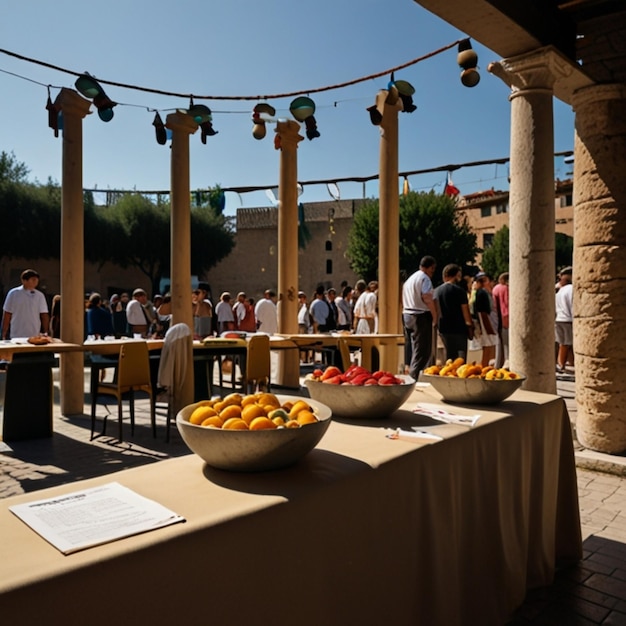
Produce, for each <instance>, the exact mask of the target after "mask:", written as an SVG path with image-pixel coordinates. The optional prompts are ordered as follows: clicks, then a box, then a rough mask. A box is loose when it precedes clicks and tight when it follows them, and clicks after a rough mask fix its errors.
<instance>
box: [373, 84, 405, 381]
mask: <svg viewBox="0 0 626 626" xmlns="http://www.w3.org/2000/svg"><path fill="white" fill-rule="evenodd" d="M376 108H377V109H378V110H379V111H380V113H381V114H382V121H381V123H380V147H379V160H378V168H379V176H380V182H379V218H378V281H379V282H378V332H379V333H391V334H397V333H399V332H400V310H399V308H400V252H399V249H398V241H399V238H400V198H399V192H398V113H399V112H400V111H402V101H401V100H400V98H399V96H398V93H397V91H395V90H389V91H388V90H381V91H379V92H378V94H377V95H376ZM379 355H380V369H382V370H386V371H389V372H393V373H396V372H397V371H398V363H399V360H400V359H399V353H398V347H397V345H384V346H380V347H379Z"/></svg>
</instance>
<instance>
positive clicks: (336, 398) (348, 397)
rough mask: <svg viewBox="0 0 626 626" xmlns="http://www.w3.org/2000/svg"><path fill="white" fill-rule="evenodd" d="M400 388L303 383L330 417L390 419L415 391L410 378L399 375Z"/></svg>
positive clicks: (317, 382)
mask: <svg viewBox="0 0 626 626" xmlns="http://www.w3.org/2000/svg"><path fill="white" fill-rule="evenodd" d="M398 378H401V379H402V380H403V381H404V383H403V384H401V385H362V386H361V385H331V384H330V383H323V382H320V381H317V380H309V379H307V380H305V381H304V384H305V385H306V387H307V389H308V390H309V394H310V395H311V398H313V399H314V400H318V401H319V402H323V403H324V404H326V405H327V406H329V407H330V409H331V410H332V412H333V415H337V416H341V417H346V418H352V419H380V418H384V417H389V416H390V415H391V414H392V413H393V412H394V411H396V410H397V409H398V408H399V407H400V406H402V404H404V403H405V402H406V401H407V400H408V398H409V396H410V395H411V392H412V391H413V390H414V389H415V381H414V380H413V379H412V378H411V377H410V376H398Z"/></svg>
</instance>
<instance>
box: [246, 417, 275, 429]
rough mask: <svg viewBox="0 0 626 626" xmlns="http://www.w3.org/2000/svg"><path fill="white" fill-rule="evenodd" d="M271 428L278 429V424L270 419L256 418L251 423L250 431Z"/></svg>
mask: <svg viewBox="0 0 626 626" xmlns="http://www.w3.org/2000/svg"><path fill="white" fill-rule="evenodd" d="M270 428H276V424H274V422H272V420H271V419H270V418H269V417H265V416H263V417H255V418H254V419H253V420H252V421H251V422H250V430H268V429H270Z"/></svg>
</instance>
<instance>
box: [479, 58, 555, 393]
mask: <svg viewBox="0 0 626 626" xmlns="http://www.w3.org/2000/svg"><path fill="white" fill-rule="evenodd" d="M562 65H563V62H562V60H561V58H560V57H558V56H557V55H556V54H555V52H554V51H553V50H552V49H551V48H543V49H541V50H536V51H533V52H532V53H528V54H523V55H520V56H517V57H513V58H509V59H505V60H503V61H500V62H498V63H492V64H491V65H490V66H489V71H490V72H492V73H493V74H494V75H496V76H498V77H499V78H501V79H502V80H503V81H504V82H505V83H506V84H507V85H509V86H510V87H511V88H512V91H511V95H510V96H509V100H510V101H511V160H510V176H511V183H510V190H509V211H510V215H509V229H510V234H509V273H510V275H511V280H510V286H509V289H510V335H509V343H510V364H511V369H512V370H514V371H516V372H520V373H523V374H525V375H526V376H527V380H526V382H525V384H524V387H525V388H526V389H530V390H532V391H541V392H545V393H555V392H556V371H555V360H554V318H555V304H554V283H555V272H556V267H555V256H554V241H555V235H554V233H555V229H554V219H555V214H554V128H553V109H552V98H553V85H554V82H555V77H556V75H557V73H558V72H559V71H561V69H560V68H561V66H562Z"/></svg>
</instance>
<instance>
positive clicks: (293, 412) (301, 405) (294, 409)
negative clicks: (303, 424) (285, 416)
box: [289, 400, 311, 417]
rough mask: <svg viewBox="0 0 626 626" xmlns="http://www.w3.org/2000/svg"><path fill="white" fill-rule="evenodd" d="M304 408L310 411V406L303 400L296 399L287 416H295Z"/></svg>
mask: <svg viewBox="0 0 626 626" xmlns="http://www.w3.org/2000/svg"><path fill="white" fill-rule="evenodd" d="M304 410H306V411H310V410H311V407H310V406H309V405H308V404H307V403H306V402H305V401H304V400H298V401H297V402H295V403H294V405H293V406H292V407H291V409H290V410H289V417H296V415H298V413H300V411H304Z"/></svg>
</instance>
